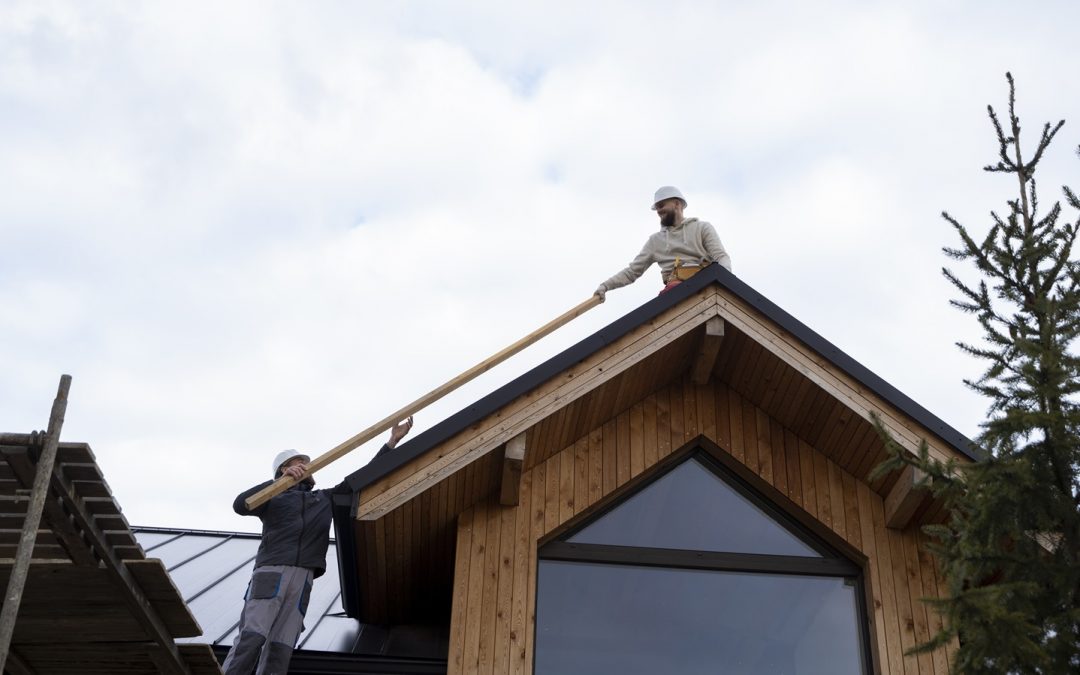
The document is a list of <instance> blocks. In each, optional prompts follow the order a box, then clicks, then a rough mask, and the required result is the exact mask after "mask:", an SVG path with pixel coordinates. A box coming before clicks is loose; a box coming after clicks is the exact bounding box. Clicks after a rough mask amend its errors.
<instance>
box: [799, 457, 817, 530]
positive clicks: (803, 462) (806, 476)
mask: <svg viewBox="0 0 1080 675" xmlns="http://www.w3.org/2000/svg"><path fill="white" fill-rule="evenodd" d="M813 453H814V450H813V448H811V447H810V446H809V445H807V443H806V441H804V440H802V439H801V438H800V439H799V476H800V478H801V481H802V495H803V502H802V506H803V508H804V509H806V511H807V512H808V513H809V514H810V515H812V516H814V517H815V518H817V514H818V497H817V485H816V484H815V474H816V472H815V470H814V454H813Z"/></svg>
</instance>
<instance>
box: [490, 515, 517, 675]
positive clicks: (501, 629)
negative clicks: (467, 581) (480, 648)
mask: <svg viewBox="0 0 1080 675" xmlns="http://www.w3.org/2000/svg"><path fill="white" fill-rule="evenodd" d="M518 510H519V509H516V508H502V509H499V527H500V530H501V531H500V535H499V558H498V565H499V568H498V572H497V577H498V589H497V595H496V598H497V599H496V607H495V645H494V648H493V650H492V658H493V663H492V672H493V673H498V674H499V675H504V674H505V673H507V672H508V671H509V663H510V623H511V621H512V619H513V608H512V606H511V603H512V602H513V591H514V547H515V544H516V537H515V536H514V534H515V533H514V524H515V516H516V512H517V511H518Z"/></svg>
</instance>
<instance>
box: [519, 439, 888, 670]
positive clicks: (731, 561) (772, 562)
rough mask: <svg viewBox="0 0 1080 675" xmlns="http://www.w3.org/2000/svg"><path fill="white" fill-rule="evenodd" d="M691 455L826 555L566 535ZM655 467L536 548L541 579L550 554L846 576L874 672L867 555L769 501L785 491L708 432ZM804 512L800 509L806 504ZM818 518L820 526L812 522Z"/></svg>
mask: <svg viewBox="0 0 1080 675" xmlns="http://www.w3.org/2000/svg"><path fill="white" fill-rule="evenodd" d="M693 460H697V461H699V462H700V463H701V464H702V465H703V466H704V467H705V468H706V469H707V470H710V471H712V472H713V473H714V474H715V475H716V476H717V477H718V478H719V479H720V480H722V481H723V482H724V483H725V484H726V485H728V486H729V487H731V488H732V489H734V490H735V491H736V492H738V493H739V494H740V495H741V496H742V497H744V498H746V499H747V500H748V501H750V502H751V503H752V504H753V505H754V506H756V507H758V508H759V509H761V510H762V511H763V512H764V513H765V514H766V515H767V516H768V517H769V518H772V519H773V520H774V521H775V522H776V523H777V524H779V525H780V526H781V527H784V528H785V529H787V530H788V531H789V532H791V533H792V534H793V535H794V536H796V537H798V538H799V539H801V540H802V541H803V542H804V543H805V544H807V545H808V546H809V547H810V548H812V549H814V550H815V551H817V552H818V553H819V554H821V556H822V557H820V558H813V557H808V556H790V555H770V554H753V553H718V552H716V551H697V550H686V549H669V548H652V547H641V546H616V545H611V544H588V543H583V542H575V543H571V542H568V541H565V540H566V539H568V538H569V537H572V536H574V535H575V534H577V533H578V532H580V531H581V530H583V529H584V528H586V527H588V526H589V525H591V524H592V523H593V522H595V521H597V520H600V519H602V518H603V517H604V516H606V515H607V514H608V513H609V512H611V511H612V510H614V509H616V508H618V507H619V506H620V505H622V504H623V503H624V502H625V501H626V500H627V499H629V498H631V497H632V496H634V495H636V494H638V493H639V492H641V491H642V490H645V489H647V488H648V486H649V485H651V484H652V483H654V482H656V481H657V480H659V479H660V478H662V477H664V476H666V475H667V474H668V473H669V472H670V471H672V470H673V469H674V468H675V467H677V466H679V465H681V464H683V463H684V462H688V461H693ZM653 469H654V470H653V471H651V472H649V474H648V475H647V476H643V477H642V478H641V479H640V480H632V481H630V482H629V483H627V484H626V485H624V486H622V488H620V489H618V490H616V491H614V492H613V493H612V494H610V495H608V498H607V499H606V500H605V501H606V503H605V504H604V505H603V506H601V507H599V508H598V509H596V510H595V511H591V512H589V513H587V514H582V516H581V517H580V519H579V518H575V519H573V520H572V521H571V522H570V523H568V524H567V525H566V526H564V527H563V528H560V529H558V530H556V531H555V532H552V533H551V534H549V535H548V536H547V537H545V538H544V539H543V540H542V542H541V544H540V546H539V548H538V550H537V558H536V565H537V569H536V577H535V578H536V579H538V580H539V566H540V564H541V562H543V561H545V560H548V561H556V562H583V563H598V564H607V565H631V566H635V567H662V568H669V569H688V570H703V571H714V572H729V573H740V572H743V573H760V574H777V575H789V576H799V575H802V576H814V577H833V578H842V579H844V580H845V582H847V583H850V584H851V585H853V586H854V587H855V604H856V621H857V623H858V626H859V634H858V643H859V650H860V653H861V654H862V657H863V658H862V662H863V673H864V675H871V674H872V673H876V672H877V670H876V669H875V668H874V660H873V656H874V653H875V651H876V650H875V649H874V648H873V646H874V645H873V642H872V641H871V632H870V614H869V611H868V597H867V596H868V589H867V586H866V582H865V579H866V577H867V575H866V570H865V565H866V564H867V560H866V558H865V556H862V555H861V554H859V553H858V552H857V551H855V550H854V549H853V548H852V547H850V546H849V545H846V544H844V543H842V542H840V541H839V540H838V538H837V537H836V535H835V534H833V533H830V532H826V531H825V526H824V525H823V524H820V523H817V521H816V519H814V518H813V516H811V515H810V514H808V513H806V512H805V511H802V513H801V514H799V513H798V512H796V511H795V509H799V507H798V505H796V504H794V503H791V502H790V501H789V503H788V504H786V508H781V507H780V506H778V505H777V503H776V501H779V499H775V498H774V499H770V498H768V497H766V496H765V494H763V492H765V491H773V492H775V495H774V497H778V496H779V494H780V493H779V492H776V490H775V488H773V487H772V486H770V485H768V484H767V483H765V482H764V481H763V480H762V479H761V478H760V477H758V476H756V475H753V474H752V473H751V472H750V470H749V469H748V468H747V467H745V466H744V465H742V464H741V463H739V462H738V461H737V460H735V459H734V458H732V457H731V455H730V454H728V453H726V452H724V450H723V449H721V448H720V447H719V446H717V445H716V444H714V443H713V442H712V441H710V440H709V439H708V438H706V437H704V436H699V437H698V438H697V439H695V440H693V441H691V442H690V443H688V444H687V445H685V446H684V447H683V448H682V449H680V450H678V451H676V452H673V453H672V454H671V455H669V456H668V457H666V458H664V459H663V460H662V461H661V462H660V463H659V466H655V467H653ZM755 483H756V485H755ZM799 510H800V511H801V509H799ZM800 516H801V517H800ZM815 523H816V524H817V527H815V526H814V524H815ZM827 539H832V540H833V542H835V543H830V542H829V541H827ZM841 548H844V549H846V550H847V554H845V552H842V551H841V550H840V549H841ZM852 554H854V555H852ZM856 555H857V556H858V557H859V558H860V559H861V562H860V563H856V562H855V561H853V560H852V559H851V558H852V557H855V556H856ZM534 591H535V592H536V593H537V594H539V593H540V587H539V583H538V584H537V586H536V588H535V589H534ZM538 626H539V621H538V620H534V622H533V644H534V645H538V641H537V637H538V636H537V635H536V631H537V627H538ZM535 666H536V650H534V653H533V667H534V669H535Z"/></svg>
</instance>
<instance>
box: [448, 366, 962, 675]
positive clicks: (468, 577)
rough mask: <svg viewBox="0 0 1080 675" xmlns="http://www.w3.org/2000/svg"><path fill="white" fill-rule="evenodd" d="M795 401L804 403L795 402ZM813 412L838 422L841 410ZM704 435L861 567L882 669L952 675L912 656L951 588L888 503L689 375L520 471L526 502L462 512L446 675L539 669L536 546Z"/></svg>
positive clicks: (717, 387) (838, 433)
mask: <svg viewBox="0 0 1080 675" xmlns="http://www.w3.org/2000/svg"><path fill="white" fill-rule="evenodd" d="M736 375H737V374H736ZM788 394H791V395H792V396H794V398H795V399H796V400H797V398H798V395H797V393H791V392H788ZM788 394H785V393H784V392H778V394H777V395H788ZM807 414H808V415H818V416H820V417H821V418H822V419H826V418H829V419H833V418H835V415H836V414H837V411H834V410H820V411H816V412H815V411H808V412H807ZM840 415H841V418H843V414H842V413H840ZM840 426H841V427H844V426H847V427H849V428H850V425H844V424H843V423H841V425H840ZM847 431H848V429H845V428H839V429H836V430H835V433H831V432H829V430H826V433H825V434H824V437H825V438H834V439H839V438H841V437H842V436H843V434H845V433H847ZM699 434H702V435H705V436H706V437H708V438H709V439H711V440H713V441H714V442H715V443H716V444H717V445H719V446H720V447H721V448H723V449H724V450H725V451H726V452H729V453H730V454H731V455H732V456H733V457H734V458H735V459H737V460H738V461H739V462H741V463H742V464H744V465H745V466H747V467H749V468H750V469H751V470H752V471H753V472H754V473H756V474H757V475H758V476H759V477H760V478H761V479H762V480H763V481H765V482H766V483H768V484H770V485H772V486H773V487H774V488H775V489H776V490H778V491H779V492H780V493H782V494H783V495H786V496H787V497H788V498H789V499H790V500H791V501H792V502H793V503H794V504H796V505H798V506H799V507H801V508H802V509H804V510H805V511H807V512H808V513H809V514H810V515H811V516H813V517H814V518H815V519H817V520H818V521H820V522H821V523H823V524H824V525H825V526H826V527H827V528H829V529H830V530H831V531H832V532H833V533H835V534H836V535H837V536H838V537H840V538H841V539H843V540H844V541H846V542H847V543H848V544H849V545H850V546H852V547H854V548H855V549H857V550H858V551H861V552H862V553H863V554H864V555H865V556H866V557H867V559H868V560H869V562H868V565H867V569H866V582H867V585H868V587H869V589H870V597H871V600H870V601H869V603H868V604H869V606H868V608H867V609H868V612H869V614H871V626H870V632H871V641H872V642H873V645H872V648H873V658H874V660H875V662H876V664H877V666H878V669H879V672H880V673H882V674H883V675H900V674H904V675H944V674H946V673H948V672H949V668H948V661H949V658H950V657H951V652H948V653H946V652H941V651H939V652H937V653H934V654H923V655H919V656H905V655H904V652H906V651H907V650H908V649H910V648H911V647H913V646H914V645H915V644H917V643H919V642H922V641H925V640H926V639H927V638H928V637H929V636H930V635H931V633H932V632H933V631H935V630H937V629H938V628H939V627H940V625H941V621H940V618H939V617H938V616H937V615H936V614H935V613H934V612H933V610H931V609H930V608H928V607H927V606H926V604H925V603H923V602H921V600H920V599H921V598H924V597H928V596H936V595H939V594H940V593H942V592H943V591H944V583H943V581H942V579H941V578H940V577H939V576H938V575H937V571H936V567H935V565H934V564H933V560H932V558H931V556H930V555H929V554H928V553H927V552H926V549H925V543H926V542H925V538H924V536H923V535H922V534H920V533H919V532H918V529H917V527H909V528H908V529H906V530H904V531H902V532H898V531H895V530H891V529H888V528H886V527H885V515H884V507H883V502H882V498H881V497H880V496H879V495H878V494H877V493H876V492H874V491H873V490H872V489H871V488H870V486H868V485H866V484H865V483H863V482H861V481H859V480H858V479H856V478H855V477H854V475H852V474H851V473H849V472H847V471H845V470H843V469H842V468H840V465H839V464H837V463H836V462H834V461H832V460H830V459H829V458H828V457H826V454H825V453H824V452H822V449H820V448H815V447H811V446H810V445H809V444H807V443H806V442H805V441H803V440H802V439H801V438H799V437H798V436H796V435H795V434H794V433H793V432H791V431H790V430H788V429H786V428H784V427H783V426H781V424H780V423H779V422H777V421H776V420H775V419H773V418H771V417H769V415H767V414H766V413H765V412H764V411H763V410H761V409H760V408H757V407H756V406H754V405H753V404H751V403H750V402H748V401H747V400H746V399H744V398H743V397H742V396H740V395H739V394H738V393H737V392H736V391H734V390H733V389H732V388H729V387H727V386H726V385H724V384H722V383H715V384H709V385H706V386H703V387H698V386H695V385H692V384H690V383H689V381H688V380H685V379H684V380H680V381H678V382H676V383H675V384H673V385H671V386H669V387H666V388H664V389H661V390H659V391H657V392H656V393H653V394H650V395H648V396H646V397H645V398H643V399H642V400H641V401H639V402H637V403H635V404H633V405H631V406H630V407H629V408H627V409H626V410H624V411H622V412H621V413H619V414H618V415H616V416H615V417H614V418H613V419H611V420H608V421H607V422H605V423H604V424H602V425H601V426H599V427H597V428H595V429H592V430H590V431H589V432H588V433H587V434H585V435H584V436H582V437H581V438H580V439H578V440H577V441H576V442H574V443H572V444H571V445H569V446H567V447H565V448H563V449H561V450H560V451H557V452H552V453H551V454H549V455H548V457H547V458H546V459H545V460H543V461H542V462H539V463H537V464H535V465H534V466H532V467H530V468H528V469H526V470H525V471H523V472H522V475H521V492H520V500H519V506H517V507H503V506H500V505H499V504H498V500H497V499H496V498H492V499H489V500H486V501H483V502H481V503H478V504H476V505H475V506H473V507H471V508H469V509H466V510H465V511H464V512H462V514H461V516H460V518H459V521H458V529H457V556H456V570H455V579H454V587H453V588H454V591H453V594H454V598H453V610H452V618H451V632H450V652H449V672H450V673H455V674H457V673H495V674H500V673H514V674H515V675H516V674H523V675H524V674H527V673H531V672H532V664H533V649H534V645H533V636H534V620H535V612H536V598H535V588H536V568H537V546H538V542H539V541H540V540H542V539H543V538H545V537H547V536H548V535H550V534H551V533H553V532H555V531H556V530H558V529H560V528H561V527H563V526H564V525H565V524H566V523H568V522H569V521H571V520H572V519H574V518H575V517H576V516H578V515H580V514H582V513H583V512H584V511H586V510H588V509H589V508H590V507H591V506H592V505H594V504H596V503H597V502H599V501H601V500H603V499H604V497H605V496H607V495H609V494H611V493H612V492H614V491H615V490H617V489H618V488H619V487H621V486H623V485H625V484H626V483H627V482H629V481H631V480H632V479H634V478H635V477H637V476H639V475H641V474H642V473H644V472H646V471H648V470H649V468H650V467H652V466H654V465H655V464H656V463H657V462H659V461H661V460H663V459H664V458H665V457H667V456H668V455H669V454H670V453H671V452H672V451H673V450H674V449H677V448H679V447H681V446H683V445H684V444H685V443H687V442H688V441H690V440H691V439H693V438H695V437H696V436H698V435H699Z"/></svg>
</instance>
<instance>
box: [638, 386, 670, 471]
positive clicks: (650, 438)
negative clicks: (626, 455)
mask: <svg viewBox="0 0 1080 675" xmlns="http://www.w3.org/2000/svg"><path fill="white" fill-rule="evenodd" d="M656 398H657V397H656V394H655V393H652V394H649V395H648V396H646V397H645V400H644V402H643V403H642V428H641V440H642V444H643V445H642V450H643V455H644V464H645V469H646V470H648V469H649V468H650V467H652V466H655V465H656V463H657V462H658V461H659V460H660V446H659V442H658V441H659V438H658V434H659V432H658V431H657V428H656V418H657V404H656ZM664 437H665V438H667V439H668V440H669V441H670V439H671V436H670V435H668V433H667V432H666V431H665V432H664Z"/></svg>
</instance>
